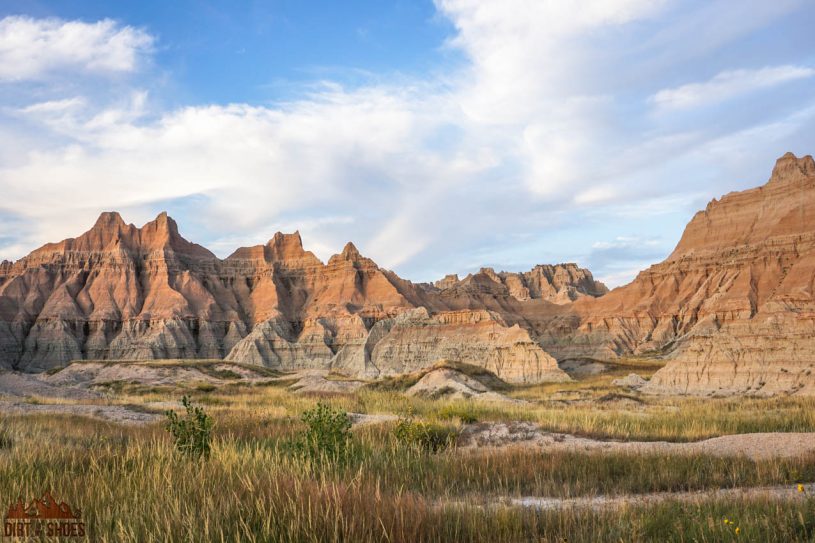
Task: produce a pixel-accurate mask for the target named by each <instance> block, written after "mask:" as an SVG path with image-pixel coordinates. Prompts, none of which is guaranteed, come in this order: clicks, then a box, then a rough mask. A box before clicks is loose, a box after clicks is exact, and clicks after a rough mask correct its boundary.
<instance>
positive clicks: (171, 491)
mask: <svg viewBox="0 0 815 543" xmlns="http://www.w3.org/2000/svg"><path fill="white" fill-rule="evenodd" d="M205 364H206V362H205ZM643 367H645V364H644V363H643ZM211 369H213V370H215V369H216V368H214V367H212V368H211ZM625 371H627V370H622V369H621V370H620V371H619V373H620V374H624V373H625ZM224 376H225V377H226V378H227V380H228V382H226V383H220V384H217V385H215V386H214V387H211V386H206V387H201V386H199V385H201V384H202V383H196V384H194V385H193V386H187V385H183V386H169V385H168V386H163V387H161V388H156V387H153V388H152V389H151V388H150V387H142V388H139V387H137V386H136V385H134V384H132V383H125V385H122V386H119V385H109V386H107V387H103V388H104V389H105V390H107V391H108V392H109V393H110V396H109V397H105V398H101V399H97V400H90V401H89V400H83V401H79V400H61V399H57V398H38V399H37V401H39V402H41V403H49V404H60V403H65V404H74V403H85V404H87V403H92V404H99V405H104V404H111V405H121V406H128V407H131V408H135V409H141V410H148V411H162V410H163V409H165V408H166V406H167V402H168V401H170V400H172V401H175V400H178V399H179V398H180V397H181V395H182V394H189V395H190V396H191V397H192V399H193V402H194V403H196V404H198V405H203V406H205V408H206V412H207V413H208V414H209V415H211V416H212V417H213V419H214V421H215V425H214V428H213V442H212V449H211V455H210V457H209V459H208V460H200V461H192V460H190V459H189V458H185V457H184V456H183V455H180V454H178V452H177V451H176V450H175V449H174V447H173V443H172V441H171V439H170V436H168V435H167V433H166V432H165V431H164V430H163V428H162V424H161V422H160V421H159V422H156V423H154V424H151V425H147V426H139V427H134V426H118V425H114V424H110V423H105V422H102V421H99V420H95V419H90V418H84V417H78V416H59V415H43V414H38V415H33V414H32V415H26V416H22V415H19V416H12V417H7V418H5V419H0V498H2V499H4V500H11V499H14V498H16V497H17V496H22V497H24V498H26V499H31V498H33V497H35V496H41V495H42V494H43V493H44V492H45V491H46V490H51V491H52V492H53V493H54V495H55V496H56V497H57V498H58V499H60V500H65V501H67V502H68V503H70V504H72V505H75V506H76V507H80V508H81V509H82V511H83V518H84V520H85V522H86V524H87V527H88V530H89V531H90V538H89V540H91V541H100V542H159V541H202V542H209V541H212V542H216V541H217V542H226V541H235V542H238V541H250V542H251V541H258V542H260V541H264V542H265V541H284V542H285V541H290V542H295V541H296V542H300V541H350V542H357V541H360V542H368V541H371V542H373V541H388V542H413V541H416V542H421V541H428V542H430V541H434V542H435V541H438V542H442V541H484V540H488V541H497V542H513V541H545V542H550V541H551V542H558V543H561V542H563V541H568V542H572V543H574V542H597V541H624V542H629V541H633V542H639V541H681V542H691V541H699V542H719V541H739V540H741V541H770V542H773V541H778V542H782V541H783V542H787V541H810V542H812V541H815V500H813V499H812V498H811V497H806V496H803V495H802V496H800V499H797V500H795V501H786V502H785V501H778V500H772V499H769V498H766V499H763V498H762V499H750V500H748V499H733V498H731V499H727V500H722V499H720V500H707V501H702V502H699V503H682V502H678V501H676V502H665V503H661V504H659V505H648V506H645V505H642V506H631V507H627V508H624V509H615V510H591V509H578V508H575V509H563V510H558V511H538V510H532V509H524V508H521V507H507V506H503V505H499V504H500V503H502V502H501V500H500V499H499V498H506V497H521V496H545V497H554V498H558V497H562V498H569V497H581V496H597V495H620V494H632V493H633V494H640V493H649V492H673V491H697V490H705V489H719V488H737V487H748V486H764V485H789V486H790V487H794V486H795V485H796V484H797V483H810V482H815V458H813V457H811V456H802V457H800V458H793V459H784V460H777V459H776V460H762V461H754V460H749V459H747V458H743V457H735V458H717V457H712V456H705V455H698V454H697V455H665V454H655V453H652V454H623V453H600V452H596V453H585V452H568V451H560V452H550V453H545V454H544V453H542V452H540V451H537V450H533V449H504V450H498V449H485V450H475V451H467V452H465V451H462V450H457V449H456V448H455V446H452V447H450V448H439V449H434V448H432V447H430V448H422V447H415V446H411V444H410V443H406V440H401V441H400V440H399V439H398V438H397V436H396V435H394V428H395V427H396V426H397V425H398V422H385V423H381V424H371V425H364V426H360V427H357V428H354V429H353V430H352V435H353V437H352V439H351V441H350V444H349V446H348V451H347V453H346V454H343V455H342V461H336V459H332V458H327V459H326V458H320V457H319V455H317V456H314V455H303V454H296V448H293V447H292V444H293V443H296V442H297V439H298V438H300V437H302V436H303V432H304V429H305V425H304V422H303V421H302V420H301V419H300V417H301V414H302V413H303V412H304V411H306V410H308V409H311V408H313V407H314V405H315V403H316V401H317V399H319V400H320V401H322V402H323V403H325V404H327V405H329V406H331V407H332V408H334V409H339V410H343V411H348V412H356V413H367V414H396V415H399V416H401V417H407V416H409V417H415V419H416V420H417V421H422V423H427V424H428V425H432V426H433V427H434V428H439V429H440V430H441V431H444V432H448V433H449V435H455V433H456V432H457V431H458V430H459V429H460V428H461V425H462V424H463V423H466V422H472V421H476V420H477V421H516V420H525V421H533V422H536V423H538V424H540V425H542V426H543V427H544V428H545V429H548V430H551V431H558V432H564V433H572V434H578V435H585V436H592V437H598V438H614V439H630V440H657V439H659V440H668V441H688V440H697V439H702V438H708V437H713V436H719V435H725V434H736V433H745V432H772V431H802V432H812V431H815V399H813V398H804V397H779V398H739V399H727V398H710V399H701V398H670V397H666V398H662V397H649V396H644V395H640V394H638V393H636V392H630V391H624V390H622V389H620V388H618V387H614V386H612V385H611V384H610V381H611V379H612V377H613V375H603V376H599V377H593V378H587V379H584V380H581V381H577V382H572V383H563V384H557V385H540V386H531V387H513V388H509V389H508V390H507V392H506V393H507V394H509V395H510V396H512V397H514V398H517V399H523V400H524V402H519V403H510V402H504V403H481V402H473V401H467V400H456V401H451V400H429V399H422V398H411V397H407V396H405V395H404V394H402V393H401V392H400V390H401V389H403V388H404V387H405V385H406V384H408V381H410V380H412V379H413V378H414V377H415V376H413V377H411V378H410V379H409V380H408V381H398V382H397V381H392V382H389V383H386V385H387V386H381V387H372V388H364V389H361V390H359V391H357V392H356V393H353V394H348V395H332V396H324V397H319V398H315V397H313V396H304V395H298V394H294V393H291V392H290V391H288V390H286V388H285V387H286V385H287V381H285V380H277V381H272V382H266V381H264V382H263V383H261V384H260V385H259V386H255V385H250V384H249V383H247V382H245V381H246V380H242V379H234V380H233V379H232V378H231V377H232V376H230V375H226V374H224ZM269 377H272V375H269ZM159 406H161V407H159ZM407 441H409V440H407ZM462 504H467V505H462ZM8 505H9V504H7V503H0V507H7V506H8ZM724 519H728V520H729V521H732V523H727V524H726V523H724ZM735 527H738V528H739V534H738V535H737V534H736V533H735Z"/></svg>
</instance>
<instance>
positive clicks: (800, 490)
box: [798, 483, 804, 492]
mask: <svg viewBox="0 0 815 543" xmlns="http://www.w3.org/2000/svg"><path fill="white" fill-rule="evenodd" d="M803 491H804V485H802V484H801V483H798V492H803Z"/></svg>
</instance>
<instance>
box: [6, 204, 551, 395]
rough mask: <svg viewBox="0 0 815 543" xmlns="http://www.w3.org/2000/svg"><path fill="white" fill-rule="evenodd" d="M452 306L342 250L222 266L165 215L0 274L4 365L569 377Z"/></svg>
mask: <svg viewBox="0 0 815 543" xmlns="http://www.w3.org/2000/svg"><path fill="white" fill-rule="evenodd" d="M465 298H466V296H465ZM451 300H452V301H446V300H445V297H444V296H443V295H441V293H440V291H439V290H438V289H435V288H428V287H427V286H417V285H414V284H413V283H411V282H409V281H405V280H403V279H401V278H399V277H398V276H396V274H394V273H393V272H390V271H388V270H383V269H381V268H379V267H378V266H377V265H376V264H375V263H374V262H373V261H372V260H370V259H368V258H365V257H363V256H362V255H361V254H360V253H359V251H358V250H357V249H356V247H354V245H353V244H351V243H349V244H348V245H346V247H345V248H344V249H343V251H342V252H341V253H340V254H337V255H334V256H333V257H331V259H330V260H329V261H328V263H325V264H324V263H323V262H321V261H320V260H319V259H318V258H317V257H316V256H314V254H312V253H310V252H308V251H305V250H304V249H303V246H302V241H301V239H300V235H299V234H298V233H294V234H289V235H286V234H280V233H278V234H275V236H274V237H273V238H272V239H271V240H270V241H269V242H268V243H267V244H265V245H261V246H255V247H245V248H240V249H238V250H237V251H235V252H234V253H233V254H232V255H230V256H229V257H228V258H226V259H223V260H220V259H218V258H217V257H215V255H213V254H212V253H210V252H209V251H208V250H206V249H204V248H203V247H201V246H199V245H195V244H193V243H190V242H188V241H186V240H185V239H183V238H182V237H181V236H180V234H179V233H178V228H177V225H176V224H175V222H174V221H173V220H172V219H171V218H169V217H168V216H167V215H166V214H161V215H159V216H158V217H157V218H156V219H155V220H154V221H151V222H149V223H148V224H146V225H145V226H143V227H142V228H137V227H135V226H133V225H128V224H125V223H124V221H123V220H122V218H121V217H120V216H119V215H118V214H117V213H104V214H102V215H101V216H100V217H99V220H98V221H97V222H96V224H95V225H94V226H93V228H91V230H89V231H88V232H86V233H85V234H83V235H81V236H80V237H78V238H75V239H67V240H64V241H62V242H59V243H54V244H48V245H45V246H44V247H42V248H40V249H37V250H36V251H34V252H33V253H31V254H30V255H29V256H27V257H25V258H23V259H21V260H19V261H18V262H15V263H13V264H12V263H8V262H4V263H3V264H2V265H0V364H2V366H4V367H6V368H13V369H18V370H22V371H42V370H46V369H49V368H52V367H57V366H62V365H65V364H67V363H68V362H69V361H72V360H77V359H102V360H125V359H128V360H132V359H136V360H139V359H157V358H228V359H230V360H237V361H243V362H249V363H254V364H262V365H266V366H271V367H276V368H281V369H302V368H321V369H329V368H337V369H339V370H342V371H346V372H355V373H359V374H364V375H370V376H373V375H378V374H379V373H393V372H394V371H402V370H403V369H404V370H406V371H413V370H415V369H419V368H421V367H424V366H427V365H430V364H432V363H433V362H435V361H436V360H437V359H438V358H443V357H446V358H456V359H461V360H464V361H468V362H471V363H477V364H481V365H484V366H488V367H490V368H491V369H494V370H495V371H497V372H499V373H501V374H502V375H503V376H505V377H506V378H507V379H509V380H513V381H519V382H539V381H542V380H560V379H563V378H564V377H565V374H563V373H562V372H561V371H560V370H559V369H558V368H557V363H556V362H555V360H554V359H553V358H552V357H550V356H549V355H547V354H546V353H545V352H544V351H543V350H542V349H541V347H540V346H539V345H537V343H535V342H534V341H533V340H532V338H531V337H530V336H529V334H528V332H527V331H526V330H524V329H521V328H519V327H518V326H517V325H516V326H512V325H510V324H507V322H505V321H504V320H503V319H502V318H501V317H500V316H498V315H496V314H491V313H489V312H487V311H482V310H481V309H483V308H481V307H478V308H475V309H474V308H471V307H458V305H461V304H462V303H463V304H464V305H466V306H472V305H476V306H481V305H483V304H480V303H478V302H473V301H472V300H470V301H465V302H462V301H461V299H459V298H455V299H451ZM468 300H469V298H468ZM417 308H420V309H419V310H418V311H419V312H418V313H417V312H416V310H417ZM407 314H409V315H410V317H407V316H404V315H407ZM400 316H404V317H403V318H400ZM384 330H387V333H383V331H384ZM420 338H421V339H420ZM380 340H382V341H380ZM404 342H410V344H408V343H404ZM403 343H404V344H403Z"/></svg>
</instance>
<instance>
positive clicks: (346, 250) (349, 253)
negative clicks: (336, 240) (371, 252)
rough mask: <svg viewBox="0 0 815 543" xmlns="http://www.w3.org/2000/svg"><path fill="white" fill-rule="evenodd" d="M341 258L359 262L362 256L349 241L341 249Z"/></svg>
mask: <svg viewBox="0 0 815 543" xmlns="http://www.w3.org/2000/svg"><path fill="white" fill-rule="evenodd" d="M342 256H343V258H344V259H345V260H359V259H360V258H362V255H361V254H359V249H357V247H356V245H354V244H353V243H351V242H350V241H349V242H348V243H346V244H345V247H343V248H342Z"/></svg>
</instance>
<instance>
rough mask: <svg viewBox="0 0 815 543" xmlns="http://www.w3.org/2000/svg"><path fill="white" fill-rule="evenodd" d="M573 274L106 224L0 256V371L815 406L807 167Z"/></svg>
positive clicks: (781, 173) (812, 209)
mask: <svg viewBox="0 0 815 543" xmlns="http://www.w3.org/2000/svg"><path fill="white" fill-rule="evenodd" d="M606 291H607V289H606V288H605V286H604V285H603V284H602V283H599V282H597V281H595V280H594V278H593V277H592V275H591V273H590V272H589V271H587V270H583V269H580V268H578V267H577V266H576V265H574V264H559V265H555V266H537V267H535V268H533V269H532V270H531V271H528V272H524V273H508V272H495V271H494V270H492V269H491V268H483V269H482V270H480V271H479V272H478V273H475V274H471V275H468V276H467V277H465V278H464V279H459V278H458V277H457V276H455V275H450V276H447V277H445V278H444V279H442V280H440V281H438V282H436V283H435V284H414V283H411V282H410V281H406V280H404V279H401V278H400V277H398V276H397V275H396V274H394V273H393V272H391V271H388V270H384V269H381V268H379V267H378V266H377V265H376V263H374V262H373V261H372V260H370V259H368V258H365V257H364V256H362V255H361V254H360V253H359V251H358V250H357V249H356V247H354V245H353V244H350V243H349V244H348V245H346V247H345V248H344V249H343V251H342V252H341V253H340V254H337V255H334V256H333V257H331V259H330V260H329V261H328V262H327V263H323V262H321V261H320V260H319V259H318V258H317V257H316V256H314V255H313V254H312V253H310V252H308V251H305V250H304V249H303V245H302V242H301V239H300V235H299V234H298V233H296V232H295V233H294V234H289V235H286V234H279V233H278V234H275V236H274V237H273V238H272V239H271V240H270V241H269V242H268V243H267V244H265V245H259V246H255V247H246V248H241V249H238V250H237V251H235V252H234V253H233V254H232V255H231V256H229V257H228V258H226V259H223V260H221V259H218V258H217V257H215V256H214V255H213V254H212V253H210V252H209V251H208V250H206V249H204V248H203V247H201V246H199V245H195V244H193V243H190V242H188V241H186V240H185V239H183V238H182V237H181V236H180V235H179V233H178V229H177V226H176V224H175V222H174V221H173V220H172V219H171V218H169V217H168V216H167V215H166V214H161V215H159V216H158V217H157V218H156V219H155V220H154V221H151V222H149V223H148V224H146V225H145V226H143V227H142V228H137V227H135V226H133V225H127V224H125V223H124V221H123V220H122V219H121V217H120V216H119V215H118V214H116V213H104V214H102V216H101V217H100V218H99V220H98V221H97V223H96V224H95V225H94V226H93V228H92V229H91V230H89V231H88V232H87V233H85V234H83V235H82V236H80V237H78V238H76V239H68V240H65V241H62V242H60V243H55V244H48V245H45V246H44V247H41V248H40V249H37V250H36V251H34V252H32V253H31V254H30V255H28V256H27V257H25V258H22V259H21V260H19V261H17V262H14V263H10V262H5V261H4V262H3V263H0V367H5V368H12V369H17V370H22V371H29V372H36V371H42V370H45V369H49V368H53V367H58V366H63V365H65V364H66V363H67V362H69V361H71V360H74V359H104V360H125V359H154V358H226V359H228V360H231V361H239V362H249V363H253V364H259V365H264V366H267V367H273V368H279V369H284V370H285V369H315V370H321V371H324V370H328V369H331V370H335V371H341V372H345V373H347V374H350V375H357V376H365V377H373V376H379V375H390V374H395V373H401V372H410V371H415V370H417V369H419V368H422V367H426V366H428V365H430V364H432V363H433V362H434V361H435V360H437V359H439V358H451V359H456V360H460V361H463V362H469V363H471V364H477V365H479V366H482V367H485V368H488V369H489V370H490V371H493V372H494V373H496V374H497V375H498V376H499V377H501V378H502V379H504V380H506V381H510V382H521V383H528V382H541V381H551V380H554V381H557V380H564V379H567V378H568V377H566V375H565V374H564V373H563V372H562V371H561V370H560V369H559V368H558V367H557V364H556V362H555V360H554V358H553V357H555V358H557V359H558V360H562V361H564V360H575V359H594V360H600V361H608V360H613V359H617V358H624V357H629V356H644V357H655V358H662V359H666V360H667V361H668V362H667V365H666V366H665V367H664V368H663V369H661V370H660V371H658V372H657V373H656V374H655V375H654V376H653V378H652V379H651V380H650V381H649V382H648V383H647V385H644V386H643V390H646V391H649V392H671V393H701V394H728V393H742V392H749V393H753V394H770V393H776V392H798V393H815V375H813V374H814V373H815V354H813V353H815V301H814V300H813V296H815V294H813V292H814V291H815V162H814V161H813V159H812V157H810V156H807V157H804V158H797V157H795V156H794V155H792V154H787V155H785V156H783V157H782V158H781V159H779V160H778V162H777V164H776V166H775V169H774V170H773V173H772V176H771V178H770V180H769V182H768V183H767V184H765V185H764V186H762V187H759V188H755V189H751V190H746V191H743V192H737V193H731V194H728V195H726V196H724V197H723V198H722V199H721V200H713V201H712V202H711V203H710V204H709V205H708V206H707V208H706V209H705V210H704V211H700V212H699V213H697V214H696V216H694V217H693V219H692V220H691V222H690V223H689V224H688V226H687V228H686V230H685V233H684V235H683V236H682V239H681V240H680V242H679V244H678V245H677V247H676V249H675V250H674V251H673V253H672V254H671V255H670V256H669V257H668V258H667V259H666V260H665V261H664V262H662V263H659V264H655V265H653V266H651V267H650V268H648V269H647V270H645V271H643V272H641V273H640V274H639V275H638V276H637V278H636V279H635V280H634V281H633V282H631V283H630V284H628V285H626V286H624V287H620V288H617V289H615V290H613V291H611V292H609V293H607V294H606Z"/></svg>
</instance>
